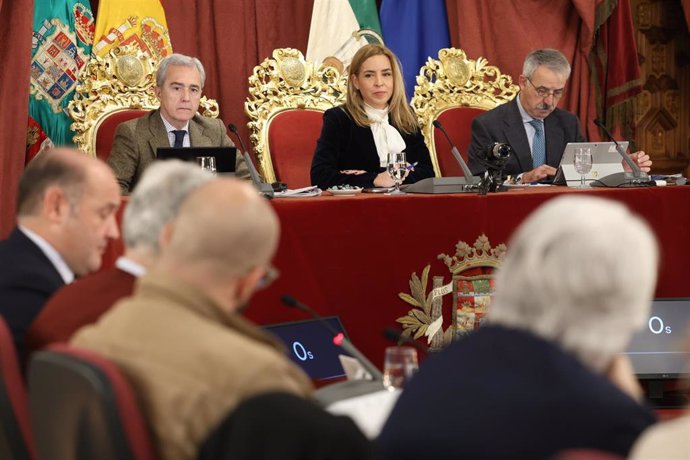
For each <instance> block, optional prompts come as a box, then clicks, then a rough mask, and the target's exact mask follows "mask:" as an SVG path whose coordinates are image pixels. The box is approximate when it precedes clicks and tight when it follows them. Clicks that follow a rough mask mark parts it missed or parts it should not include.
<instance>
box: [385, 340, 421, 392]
mask: <svg viewBox="0 0 690 460" xmlns="http://www.w3.org/2000/svg"><path fill="white" fill-rule="evenodd" d="M418 369H419V364H418V363H417V350H415V349H414V348H412V347H388V348H386V355H385V359H384V361H383V386H384V387H386V388H387V389H388V390H390V391H394V390H396V389H399V388H402V387H403V386H405V383H406V382H408V381H409V380H410V378H412V376H413V375H414V374H415V373H416V372H417V370H418Z"/></svg>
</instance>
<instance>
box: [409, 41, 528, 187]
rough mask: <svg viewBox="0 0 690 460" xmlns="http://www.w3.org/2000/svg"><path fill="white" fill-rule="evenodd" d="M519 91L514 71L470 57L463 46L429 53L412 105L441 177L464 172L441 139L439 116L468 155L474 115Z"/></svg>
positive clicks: (463, 151) (511, 97)
mask: <svg viewBox="0 0 690 460" xmlns="http://www.w3.org/2000/svg"><path fill="white" fill-rule="evenodd" d="M518 90H519V87H518V86H517V85H514V84H513V79H512V78H511V77H510V76H508V75H503V74H502V73H501V71H500V70H499V69H498V68H497V67H494V66H490V65H488V62H487V60H486V59H484V58H481V57H480V58H478V59H477V60H476V61H475V60H473V59H469V58H468V57H467V56H466V55H465V52H464V51H463V50H461V49H456V48H444V49H442V50H440V51H439V52H438V59H432V58H429V60H428V61H427V63H426V65H424V66H423V67H422V68H421V69H420V71H419V75H418V76H417V86H415V91H414V96H413V97H412V108H413V109H414V111H415V113H416V114H417V119H418V120H419V123H420V125H421V128H422V133H423V134H424V139H425V141H426V144H427V147H428V148H429V153H431V161H432V162H433V164H434V170H435V172H436V175H437V176H462V170H461V169H460V167H459V166H458V164H457V163H456V161H455V159H454V158H453V156H452V154H451V152H450V146H449V145H448V143H447V142H446V140H445V139H442V138H437V136H436V132H435V129H434V125H433V122H434V120H439V121H440V122H441V123H442V124H443V126H444V128H445V129H446V130H447V131H448V133H449V134H450V136H451V138H452V139H453V141H454V142H455V144H456V145H457V147H458V149H459V150H460V153H461V154H462V155H463V158H465V160H467V148H468V147H469V145H470V140H471V128H472V120H473V119H474V117H476V116H477V115H479V114H481V113H482V112H484V111H486V110H490V109H493V108H494V107H497V106H499V105H500V104H503V103H505V102H508V101H510V100H512V99H513V98H514V97H515V95H516V94H517V92H518ZM439 136H443V134H441V133H439Z"/></svg>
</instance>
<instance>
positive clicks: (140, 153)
mask: <svg viewBox="0 0 690 460" xmlns="http://www.w3.org/2000/svg"><path fill="white" fill-rule="evenodd" d="M189 140H190V142H191V145H192V147H232V146H234V144H233V143H232V141H231V140H230V138H229V137H228V135H227V132H226V130H225V125H224V124H223V120H220V119H217V118H207V117H202V116H201V115H199V114H197V115H194V118H192V119H191V120H190V121H189ZM159 147H170V140H169V139H168V133H167V132H166V131H165V125H164V124H163V120H162V119H161V117H160V112H159V111H158V110H152V111H151V112H149V113H148V114H146V115H144V116H143V117H139V118H135V119H133V120H129V121H126V122H124V123H122V124H120V125H119V126H118V127H117V129H116V130H115V139H114V140H113V148H112V150H111V151H110V156H109V157H108V164H109V165H110V167H111V168H113V171H114V172H115V177H117V182H118V183H119V184H120V190H121V191H122V194H123V195H128V194H129V193H130V192H131V191H132V190H133V189H134V187H135V186H136V185H137V182H138V181H139V179H140V178H141V175H142V174H143V173H144V170H145V169H146V167H147V166H148V165H149V164H151V162H152V161H153V160H155V159H156V150H157V149H158V148H159ZM235 175H236V176H237V177H239V178H241V179H248V178H249V170H248V169H247V165H246V164H245V162H244V157H243V156H242V155H241V154H239V152H238V155H237V162H236V170H235Z"/></svg>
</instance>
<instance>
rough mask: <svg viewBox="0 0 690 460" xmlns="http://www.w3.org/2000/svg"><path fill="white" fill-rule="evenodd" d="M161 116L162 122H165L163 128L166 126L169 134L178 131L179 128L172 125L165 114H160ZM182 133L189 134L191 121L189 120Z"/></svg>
mask: <svg viewBox="0 0 690 460" xmlns="http://www.w3.org/2000/svg"><path fill="white" fill-rule="evenodd" d="M158 113H159V115H160V116H161V120H163V126H165V131H167V132H168V133H169V132H171V131H177V128H175V127H174V126H173V125H172V123H170V122H169V121H168V120H166V119H165V117H164V116H163V112H160V111H159V112H158ZM182 131H187V133H189V120H187V123H185V125H184V126H183V127H182Z"/></svg>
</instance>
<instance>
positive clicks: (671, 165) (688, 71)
mask: <svg viewBox="0 0 690 460" xmlns="http://www.w3.org/2000/svg"><path fill="white" fill-rule="evenodd" d="M631 6H632V12H633V21H634V23H635V29H636V35H637V49H638V53H639V58H640V67H641V70H642V79H643V81H644V91H642V93H641V94H639V95H638V96H637V97H636V98H635V101H634V104H635V122H636V130H635V143H636V145H637V146H638V147H639V148H641V149H643V150H644V151H646V152H647V153H648V154H649V155H650V156H651V157H652V159H653V160H654V172H657V173H677V172H685V173H686V174H688V173H690V168H689V158H690V34H689V33H688V27H687V24H686V22H685V17H684V14H683V9H682V6H681V3H680V0H632V1H631Z"/></svg>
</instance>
